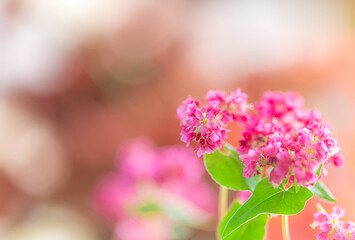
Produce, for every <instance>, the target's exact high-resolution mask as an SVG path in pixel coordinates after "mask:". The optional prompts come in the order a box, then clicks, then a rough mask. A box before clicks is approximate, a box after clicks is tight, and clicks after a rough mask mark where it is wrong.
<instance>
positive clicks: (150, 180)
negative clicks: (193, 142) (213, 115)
mask: <svg viewBox="0 0 355 240" xmlns="http://www.w3.org/2000/svg"><path fill="white" fill-rule="evenodd" d="M118 156H119V159H118V161H117V163H118V166H117V167H118V168H117V169H116V172H115V173H113V174H111V175H108V176H107V177H105V178H104V179H103V180H102V181H101V183H100V184H99V185H98V187H97V190H96V192H95V202H96V205H97V208H98V209H99V210H100V211H101V213H103V214H104V215H105V216H107V217H108V218H109V219H111V220H112V221H113V222H114V223H115V224H116V236H117V239H157V240H160V239H171V238H169V236H165V235H164V236H163V235H161V234H160V233H159V231H155V230H156V229H155V230H154V229H152V227H154V228H155V227H157V226H159V224H158V225H154V226H153V225H151V224H147V223H149V221H150V220H152V219H153V220H154V221H155V219H157V217H159V218H161V219H163V222H164V223H165V222H166V221H168V219H171V214H174V212H175V213H178V212H180V211H183V209H185V207H186V208H188V209H189V211H187V212H186V213H183V214H182V215H181V213H180V216H177V217H176V219H175V220H176V221H188V223H189V224H190V225H192V226H193V225H196V226H198V225H201V224H204V223H206V222H207V221H208V219H209V218H210V217H211V216H213V215H214V212H215V210H216V205H217V204H216V198H215V194H214V192H213V190H212V188H211V187H210V185H209V184H207V183H206V182H205V180H204V178H203V174H204V168H203V166H202V164H201V162H200V161H199V159H198V158H197V157H196V155H195V154H194V153H193V151H191V150H189V149H188V148H186V147H183V146H169V147H162V148H157V147H156V146H155V145H154V144H153V143H152V142H151V141H150V140H148V139H145V138H140V139H136V140H133V141H130V142H128V143H127V144H125V145H123V147H122V148H121V151H120V152H119V154H118ZM172 203H173V204H172ZM183 206H185V207H183ZM174 208H175V209H174ZM168 216H169V217H168ZM152 217H154V218H152ZM173 218H174V217H173ZM169 221H170V220H169ZM172 224H175V223H174V222H172ZM164 226H165V228H164V229H165V230H167V229H168V226H166V225H164ZM142 236H144V237H143V238H142Z"/></svg>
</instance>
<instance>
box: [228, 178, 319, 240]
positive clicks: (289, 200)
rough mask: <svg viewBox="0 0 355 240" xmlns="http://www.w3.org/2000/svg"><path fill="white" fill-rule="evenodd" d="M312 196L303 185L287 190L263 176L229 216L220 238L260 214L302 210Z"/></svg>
mask: <svg viewBox="0 0 355 240" xmlns="http://www.w3.org/2000/svg"><path fill="white" fill-rule="evenodd" d="M312 196H313V193H312V192H311V191H310V190H309V189H308V188H305V187H299V189H298V191H296V188H295V187H294V186H293V187H291V188H289V189H287V190H285V189H284V188H283V187H282V186H280V187H278V188H276V189H275V188H274V187H273V186H272V184H271V183H269V178H268V177H267V178H264V179H263V180H261V181H260V182H259V183H258V185H257V186H256V188H255V191H254V193H253V195H252V196H251V197H250V198H249V199H248V201H247V202H246V203H244V205H243V206H241V207H240V208H239V209H238V210H237V211H236V212H235V213H234V214H233V216H232V217H231V218H230V220H229V221H228V223H227V224H226V226H225V228H224V230H223V231H222V239H223V240H225V239H228V237H229V235H231V234H233V232H234V231H236V230H238V228H240V227H241V226H242V225H243V224H245V223H247V222H248V221H250V220H251V219H253V218H255V217H257V216H259V215H260V214H266V213H272V214H281V215H295V214H297V213H299V212H300V211H302V210H303V208H304V207H305V204H306V202H307V200H308V199H310V198H311V197H312Z"/></svg>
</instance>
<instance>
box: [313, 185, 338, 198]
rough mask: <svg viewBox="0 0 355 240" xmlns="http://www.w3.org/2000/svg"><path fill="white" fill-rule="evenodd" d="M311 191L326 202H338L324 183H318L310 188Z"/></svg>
mask: <svg viewBox="0 0 355 240" xmlns="http://www.w3.org/2000/svg"><path fill="white" fill-rule="evenodd" d="M308 189H309V190H311V191H312V192H313V194H314V195H316V196H317V197H320V198H322V199H324V200H327V201H330V202H336V201H337V200H336V199H335V198H334V195H333V194H332V193H331V192H330V191H329V189H328V188H327V187H326V186H325V184H324V183H322V182H321V181H318V182H317V183H316V184H314V186H309V187H308Z"/></svg>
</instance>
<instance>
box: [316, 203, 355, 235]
mask: <svg viewBox="0 0 355 240" xmlns="http://www.w3.org/2000/svg"><path fill="white" fill-rule="evenodd" d="M344 214H345V211H344V210H343V209H341V208H340V207H338V206H335V207H334V209H333V211H332V213H331V214H328V213H326V212H325V211H320V212H317V213H316V214H314V222H313V224H312V225H311V226H312V227H313V228H315V227H319V229H320V231H321V232H320V233H317V240H328V239H334V240H354V239H355V223H354V222H351V221H349V222H345V221H342V220H340V219H341V218H343V217H344ZM330 237H332V238H330Z"/></svg>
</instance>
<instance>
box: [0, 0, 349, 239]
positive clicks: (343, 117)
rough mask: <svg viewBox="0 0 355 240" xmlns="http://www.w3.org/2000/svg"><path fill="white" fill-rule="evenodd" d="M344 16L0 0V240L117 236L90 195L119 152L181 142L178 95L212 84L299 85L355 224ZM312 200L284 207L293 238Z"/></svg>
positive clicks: (157, 0) (239, 5) (254, 96)
mask: <svg viewBox="0 0 355 240" xmlns="http://www.w3.org/2000/svg"><path fill="white" fill-rule="evenodd" d="M354 16H355V3H354V2H353V1H350V0H349V1H336V0H311V1H310V0H294V1H290V0H289V1H284V0H283V1H282V0H270V1H257V0H225V1H213V0H169V1H165V0H129V1H128V0H120V1H118V0H76V1H64V0H57V1H52V0H0V238H1V239H6V240H22V239H26V240H33V239H35V240H42V239H46V240H47V239H56V240H57V239H58V240H62V239H63V240H64V239H65V240H69V239H70V240H71V239H75V240H81V239H83V240H91V239H92V240H101V239H102V240H108V239H113V238H112V232H113V230H112V226H111V225H110V223H109V222H108V221H106V219H104V218H103V217H102V216H101V215H100V213H99V212H98V211H97V210H96V209H95V207H93V203H92V195H93V191H94V189H95V187H96V185H97V183H98V182H99V181H100V179H102V177H103V176H105V175H106V174H107V173H110V172H112V171H113V169H114V168H115V162H116V154H117V149H118V148H119V146H121V145H122V143H124V142H125V141H127V140H129V139H133V138H136V137H140V136H145V137H148V138H150V139H152V140H153V141H154V142H155V143H156V144H157V145H158V146H165V145H175V144H180V141H179V131H180V127H179V121H178V120H177V119H176V117H175V115H176V114H175V111H176V108H177V106H178V105H179V104H180V102H181V101H182V100H183V99H185V98H186V97H187V96H188V95H191V96H194V97H196V98H199V99H202V98H203V97H204V95H205V94H206V92H207V91H208V90H209V89H220V90H226V91H228V92H230V91H234V90H235V89H236V88H241V89H242V90H243V92H245V93H247V94H248V95H249V98H250V100H251V101H257V100H259V99H260V97H261V95H262V93H263V92H264V91H266V90H280V91H297V92H299V93H300V94H301V95H303V96H304V98H305V102H306V106H307V107H308V108H318V109H319V110H320V111H321V112H322V116H323V119H324V120H325V121H326V122H328V123H330V124H331V125H332V129H333V132H334V135H335V138H336V139H337V140H338V141H339V142H340V146H341V147H342V150H343V153H344V156H345V160H346V162H345V168H338V169H335V168H333V167H330V168H328V170H329V174H328V176H327V177H326V178H324V181H325V183H326V184H327V185H328V186H329V188H330V189H331V190H332V191H333V193H334V195H335V196H336V197H337V198H338V200H339V202H338V204H339V205H340V206H342V207H343V208H345V209H346V211H347V212H346V215H345V219H347V220H353V221H355V208H354V207H353V202H354V200H355V191H353V189H352V183H353V182H354V181H355V150H354V147H353V139H355V127H354V125H353V123H354V121H355V107H354V104H355V81H354V78H355V17H354ZM239 131H240V129H238V127H233V133H232V135H231V136H230V137H229V139H230V141H231V143H232V144H235V145H237V144H238V140H239V133H240V132H239ZM206 181H209V180H208V178H207V177H206ZM212 186H213V185H212ZM215 193H216V194H217V192H215ZM318 201H319V200H318V199H315V198H314V199H312V200H311V201H310V202H309V203H308V204H307V206H306V209H305V211H303V212H302V213H301V214H299V215H298V216H295V217H291V218H290V224H291V227H290V230H291V237H292V238H294V239H302V238H303V239H314V233H315V231H314V230H312V229H311V228H310V227H309V224H311V223H312V221H313V217H312V215H313V213H314V212H316V207H315V204H316V203H317V202H318ZM322 204H323V206H324V207H325V208H326V209H327V210H331V209H332V206H331V204H328V203H322ZM279 226H280V219H277V218H276V219H272V221H271V223H270V226H269V233H270V236H268V239H272V240H278V239H281V231H280V229H279ZM191 239H214V233H213V232H208V231H207V232H206V231H204V230H199V231H198V232H197V234H195V235H194V237H193V238H191ZM127 240H130V239H127Z"/></svg>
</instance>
